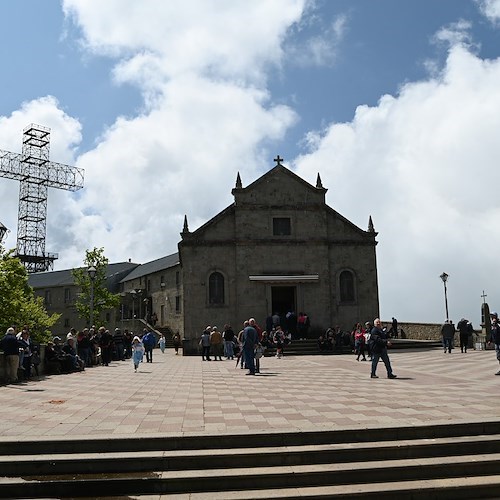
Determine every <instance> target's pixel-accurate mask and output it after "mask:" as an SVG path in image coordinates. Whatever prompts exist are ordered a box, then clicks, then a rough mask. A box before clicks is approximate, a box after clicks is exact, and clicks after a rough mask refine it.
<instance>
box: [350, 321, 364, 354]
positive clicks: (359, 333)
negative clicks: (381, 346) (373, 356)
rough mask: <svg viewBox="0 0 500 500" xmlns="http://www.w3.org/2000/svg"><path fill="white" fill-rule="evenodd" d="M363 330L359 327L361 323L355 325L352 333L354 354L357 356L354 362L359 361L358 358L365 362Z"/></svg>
mask: <svg viewBox="0 0 500 500" xmlns="http://www.w3.org/2000/svg"><path fill="white" fill-rule="evenodd" d="M365 333H366V332H365V330H364V329H363V327H362V326H361V323H356V325H355V327H354V331H353V335H354V352H355V353H356V354H357V355H358V357H357V358H356V361H359V358H360V357H361V356H363V361H366V356H365V344H366V339H365Z"/></svg>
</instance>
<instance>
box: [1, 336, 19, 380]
mask: <svg viewBox="0 0 500 500" xmlns="http://www.w3.org/2000/svg"><path fill="white" fill-rule="evenodd" d="M0 349H2V351H3V354H4V356H5V366H6V373H5V375H6V378H7V383H8V384H12V383H15V382H17V370H18V368H19V343H18V341H17V338H16V331H15V330H14V328H12V327H10V328H7V331H6V332H5V337H4V338H3V339H2V340H0Z"/></svg>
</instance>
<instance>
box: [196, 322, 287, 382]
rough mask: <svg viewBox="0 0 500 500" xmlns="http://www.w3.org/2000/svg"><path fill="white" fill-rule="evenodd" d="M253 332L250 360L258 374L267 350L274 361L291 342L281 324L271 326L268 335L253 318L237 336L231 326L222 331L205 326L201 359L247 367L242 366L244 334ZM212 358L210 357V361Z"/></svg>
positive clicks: (279, 357) (245, 365)
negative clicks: (225, 361)
mask: <svg viewBox="0 0 500 500" xmlns="http://www.w3.org/2000/svg"><path fill="white" fill-rule="evenodd" d="M248 327H249V328H252V329H254V330H255V331H256V333H257V341H256V342H255V343H254V344H255V345H254V348H253V351H254V354H253V358H254V359H255V361H256V373H259V371H260V370H259V364H260V358H261V357H263V356H264V353H265V352H266V351H267V352H269V351H270V350H273V351H274V350H276V357H277V358H278V359H281V358H282V357H283V356H284V352H285V348H286V346H287V345H289V344H290V343H291V342H292V333H291V332H289V331H287V332H285V331H284V330H283V328H282V327H281V325H280V324H277V325H276V326H274V325H271V328H270V330H269V331H267V330H262V328H261V327H260V326H259V325H258V324H257V322H256V321H255V319H254V318H250V319H249V320H248V321H245V322H244V324H243V328H242V329H241V330H239V331H238V333H237V334H236V333H235V332H234V330H233V328H232V327H231V325H229V324H226V325H224V328H223V330H222V332H221V331H219V329H218V328H217V327H216V326H207V327H206V328H205V330H204V331H203V333H202V334H201V338H200V341H199V345H200V350H201V357H202V360H203V361H212V357H213V360H215V361H222V357H224V358H225V359H226V360H234V359H236V366H238V365H240V366H241V368H245V367H247V363H246V362H245V359H246V358H245V349H244V346H245V331H247V332H248V330H246V329H247V328H248ZM210 356H212V357H210ZM248 356H249V355H248V354H247V357H248Z"/></svg>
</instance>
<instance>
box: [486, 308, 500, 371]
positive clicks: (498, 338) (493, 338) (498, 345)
mask: <svg viewBox="0 0 500 500" xmlns="http://www.w3.org/2000/svg"><path fill="white" fill-rule="evenodd" d="M491 343H494V344H495V352H496V354H497V359H498V362H499V363H500V325H499V324H498V318H497V317H496V316H493V317H492V319H491V334H490V338H489V339H488V344H491ZM495 375H500V370H499V371H497V372H496V373H495Z"/></svg>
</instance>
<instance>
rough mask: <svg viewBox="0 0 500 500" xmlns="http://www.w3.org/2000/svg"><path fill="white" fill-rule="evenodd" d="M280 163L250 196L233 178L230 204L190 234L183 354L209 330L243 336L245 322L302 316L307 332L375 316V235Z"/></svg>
mask: <svg viewBox="0 0 500 500" xmlns="http://www.w3.org/2000/svg"><path fill="white" fill-rule="evenodd" d="M276 161H277V162H278V164H277V165H276V167H274V168H273V169H272V170H270V171H269V172H267V173H266V174H264V175H263V176H262V177H260V178H259V179H257V180H256V181H255V182H253V183H252V184H250V185H249V186H247V187H243V185H242V182H241V179H240V176H239V174H238V177H237V180H236V186H235V188H234V189H233V190H232V194H233V196H234V203H233V204H232V205H230V206H229V207H227V208H226V209H225V210H223V211H222V212H220V213H219V214H217V215H216V216H215V217H214V218H213V219H211V220H209V221H208V222H207V223H206V224H204V225H203V226H201V227H200V228H198V229H197V230H196V231H193V232H190V231H189V228H188V223H187V219H186V220H185V223H184V229H183V231H182V233H181V236H182V240H181V242H180V243H179V257H180V263H181V269H182V279H183V286H184V336H185V338H186V342H185V353H186V354H189V353H195V352H197V348H198V339H199V336H200V335H201V332H202V331H203V329H204V328H205V327H206V325H217V326H218V327H219V328H221V327H223V325H224V324H225V323H231V324H232V325H234V327H235V328H236V329H239V327H240V326H241V324H242V323H243V321H244V320H245V319H248V318H250V317H254V318H256V320H257V322H258V323H260V324H261V325H264V322H265V318H266V317H267V316H269V315H271V314H273V313H275V312H277V313H278V314H279V315H280V316H282V317H283V316H285V315H286V313H287V312H290V311H293V312H295V313H296V314H297V313H299V312H305V313H306V314H307V315H308V316H309V318H310V320H311V325H312V328H311V331H312V332H315V333H316V334H318V333H319V332H320V331H321V332H322V331H324V330H325V329H326V328H327V327H329V326H335V325H341V326H342V327H343V328H345V329H349V328H351V327H352V325H353V324H354V323H355V322H357V321H360V320H365V319H366V318H370V319H372V318H374V317H376V316H377V315H378V311H379V302H378V286H377V264H376V253H375V246H376V241H375V236H376V233H375V231H374V229H373V224H372V223H371V219H370V222H369V229H368V231H364V230H362V229H360V228H358V227H357V226H355V225H354V224H352V223H351V222H349V221H348V220H347V219H346V218H344V217H343V216H341V215H340V214H339V213H337V212H336V211H335V210H333V209H332V208H330V207H329V206H327V205H326V203H325V193H326V191H327V190H326V189H325V188H324V187H323V186H322V183H321V179H320V177H319V175H318V179H317V183H316V186H313V185H311V184H309V183H308V182H306V181H304V180H303V179H301V178H300V177H298V176H297V175H296V174H294V173H293V172H291V171H290V170H288V169H287V168H285V167H284V166H283V165H281V163H280V159H279V157H278V159H277V160H276Z"/></svg>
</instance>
